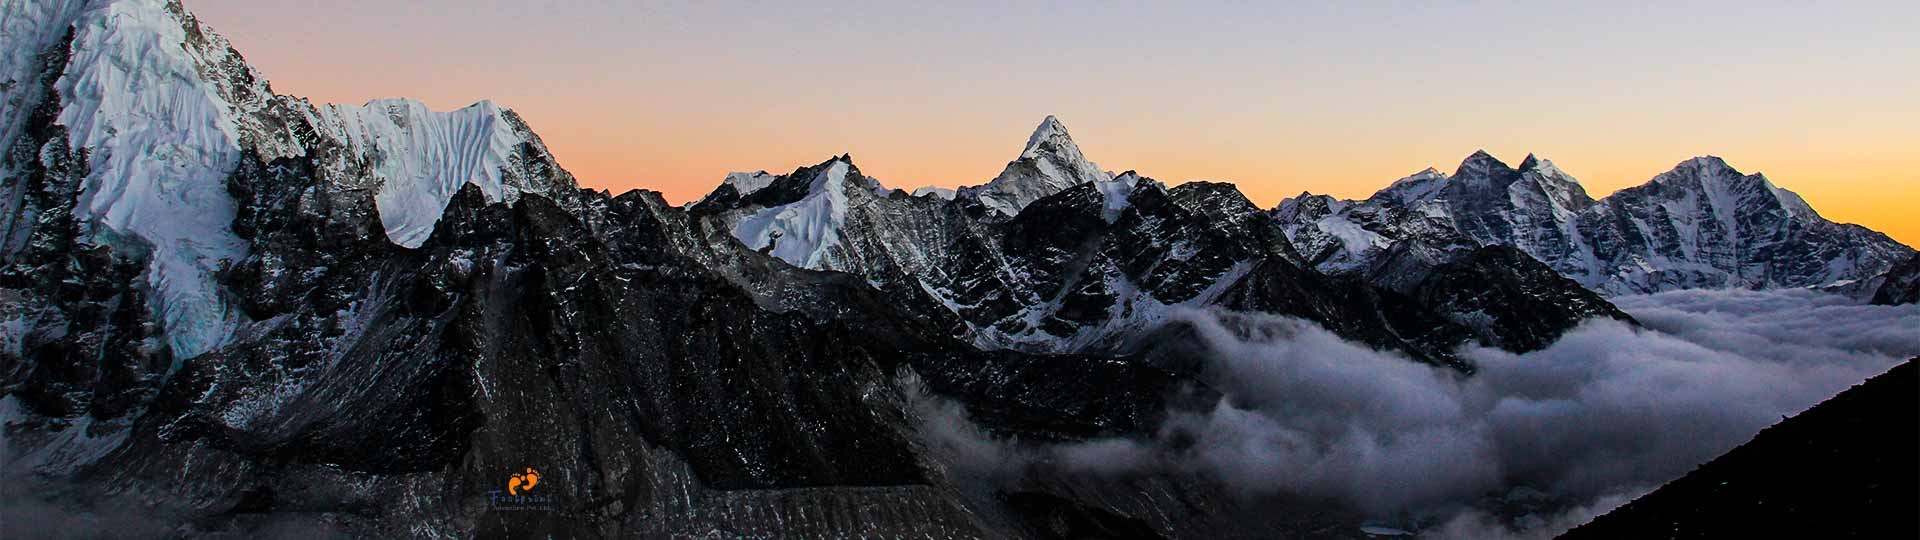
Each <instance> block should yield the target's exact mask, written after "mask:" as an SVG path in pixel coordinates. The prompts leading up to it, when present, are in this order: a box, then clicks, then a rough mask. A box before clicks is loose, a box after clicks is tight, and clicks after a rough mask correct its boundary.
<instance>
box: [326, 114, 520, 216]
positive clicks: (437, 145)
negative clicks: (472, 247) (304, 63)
mask: <svg viewBox="0 0 1920 540" xmlns="http://www.w3.org/2000/svg"><path fill="white" fill-rule="evenodd" d="M502 113H503V110H502V109H500V107H498V106H496V105H494V104H493V102H491V101H482V102H479V103H475V104H473V105H471V106H468V107H466V108H464V109H460V110H456V111H451V112H436V111H431V110H428V109H427V106H426V105H425V104H422V103H420V102H419V101H414V100H410V99H386V100H377V101H372V102H368V103H367V104H365V105H327V106H324V107H321V108H319V110H318V117H317V118H315V119H314V120H313V124H314V125H316V126H318V127H319V128H320V129H321V130H322V131H323V132H324V133H325V135H326V136H327V137H329V138H332V139H335V140H338V141H341V142H343V143H345V145H346V148H347V149H348V151H349V152H351V153H352V154H353V155H355V156H359V157H360V158H361V159H364V160H365V161H364V162H363V163H364V164H365V167H366V168H365V174H367V175H369V176H370V177H371V178H372V179H374V180H377V181H378V183H379V184H378V185H379V188H378V191H377V193H376V195H375V196H374V201H376V202H377V203H378V204H379V206H380V222H381V224H382V225H384V226H385V228H386V231H387V237H388V238H390V239H392V240H393V243H395V244H399V245H402V246H406V247H410V248H411V247H419V246H420V244H421V243H422V242H425V241H426V240H427V236H428V235H429V234H432V233H433V225H434V223H437V222H439V220H440V213H441V211H442V210H444V209H445V208H446V207H447V201H448V200H450V199H452V198H453V194H454V193H456V192H459V191H460V188H461V187H462V186H465V185H467V184H473V185H475V186H478V187H479V188H480V191H481V193H484V194H486V196H487V200H488V201H490V202H502V201H505V202H512V201H516V200H519V199H520V194H521V193H522V192H524V191H529V190H532V191H543V188H541V187H538V186H533V185H530V184H528V183H527V180H526V179H525V176H526V175H524V174H512V173H511V172H510V169H511V168H512V167H513V163H514V161H515V159H516V156H515V153H516V152H519V151H520V150H519V149H520V146H521V145H522V144H524V143H525V142H526V141H524V140H523V139H522V138H521V136H520V135H519V134H517V133H515V132H514V129H513V127H512V123H511V122H510V121H509V120H508V119H507V118H506V117H504V116H503V115H502Z"/></svg>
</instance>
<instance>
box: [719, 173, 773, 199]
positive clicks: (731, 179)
mask: <svg viewBox="0 0 1920 540" xmlns="http://www.w3.org/2000/svg"><path fill="white" fill-rule="evenodd" d="M775 178H779V177H778V176H774V175H772V174H768V173H767V171H754V172H739V171H735V172H730V173H727V178H726V180H723V181H721V183H723V184H726V185H729V186H733V189H734V191H736V192H738V193H739V194H740V195H741V196H743V197H744V196H747V195H752V194H753V192H755V191H760V190H761V189H762V188H765V187H767V186H768V185H769V184H772V183H773V180H774V179H775Z"/></svg>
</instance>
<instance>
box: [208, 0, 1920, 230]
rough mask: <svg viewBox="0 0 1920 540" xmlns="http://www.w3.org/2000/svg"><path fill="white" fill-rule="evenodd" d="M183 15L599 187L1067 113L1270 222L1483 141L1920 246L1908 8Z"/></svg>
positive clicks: (783, 163) (1607, 182) (979, 134)
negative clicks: (1249, 201) (484, 129)
mask: <svg viewBox="0 0 1920 540" xmlns="http://www.w3.org/2000/svg"><path fill="white" fill-rule="evenodd" d="M185 1H186V4H187V7H188V9H189V10H191V11H193V12H194V13H195V14H197V15H199V16H200V17H201V19H202V20H204V21H205V22H207V23H208V24H210V25H212V26H213V27H214V28H215V29H217V30H219V31H220V32H221V33H222V34H224V35H226V36H227V37H228V38H230V39H231V40H232V41H233V43H234V46H235V47H236V48H238V49H239V50H240V51H241V52H242V53H243V54H245V55H246V56H247V58H248V60H249V61H251V62H252V63H253V64H254V65H255V66H256V67H258V68H259V69H260V70H262V71H263V72H265V74H266V76H267V77H268V79H270V80H271V81H272V82H273V86H274V89H275V90H276V91H278V92H280V93H284V94H293V95H300V96H306V97H308V98H311V99H313V100H314V101H316V102H334V103H361V102H364V101H366V100H369V99H373V98H382V97H412V98H417V99H420V100H422V101H425V102H426V103H428V104H429V105H432V106H433V107H435V108H439V109H452V108H458V107H461V106H465V105H467V104H470V103H472V102H474V101H477V100H481V99H492V100H494V101H496V102H498V103H500V104H501V105H502V106H505V107H508V108H512V109H514V110H515V111H517V112H519V113H520V114H521V115H522V116H523V117H525V118H526V120H527V121H528V122H529V123H531V124H532V125H533V128H534V129H535V130H536V131H537V132H539V133H540V135H541V137H542V138H544V139H545V140H546V142H547V144H548V145H549V146H550V147H551V148H552V150H553V152H554V154H556V155H557V156H558V157H559V158H560V161H561V164H562V165H564V166H565V167H567V169H568V170H571V171H573V173H574V174H575V175H576V176H577V177H579V179H580V181H581V183H582V184H584V185H587V186H591V187H601V188H607V189H611V190H614V191H616V192H618V191H624V190H626V189H628V188H635V187H644V188H649V189H655V190H659V191H662V192H664V193H666V195H667V197H668V199H669V200H673V201H685V200H688V199H693V198H697V197H699V196H700V195H703V194H705V193H706V192H707V191H709V190H710V189H712V187H713V186H714V185H715V184H717V183H718V182H719V181H720V179H721V177H723V176H724V175H725V173H726V172H727V171H730V170H760V169H765V170H768V171H773V172H788V171H791V170H792V169H793V168H795V167H799V166H802V165H809V164H813V163H817V162H819V161H822V160H824V159H826V158H827V157H828V156H830V155H837V154H840V153H843V152H845V153H852V154H853V156H854V159H855V162H856V163H858V164H859V165H860V168H861V170H862V171H864V172H866V173H867V174H868V175H870V176H874V177H876V178H879V179H880V180H881V181H882V182H884V183H886V184H887V185H888V186H892V187H901V188H907V189H911V188H913V187H917V186H922V185H941V186H955V185H963V184H977V183H980V182H984V181H986V180H988V179H991V178H992V177H993V176H994V175H995V174H997V173H998V172H999V171H1000V169H1001V168H1002V167H1003V166H1005V164H1006V162H1007V161H1008V160H1010V159H1013V158H1014V157H1016V156H1017V155H1018V153H1019V151H1020V147H1021V145H1022V144H1023V143H1024V142H1025V140H1026V136H1027V134H1028V133H1029V132H1030V131H1031V130H1032V129H1033V127H1034V126H1035V125H1036V124H1038V123H1039V122H1040V120H1041V119H1042V118H1044V117H1045V116H1046V115H1048V114H1054V115H1058V116H1059V117H1060V119H1061V120H1062V121H1063V122H1064V123H1065V124H1066V125H1067V127H1068V128H1069V129H1070V130H1071V131H1072V133H1073V135H1074V138H1075V140H1077V141H1079V143H1080V146H1081V148H1082V149H1083V150H1084V151H1085V152H1086V154H1087V156H1088V157H1089V158H1091V159H1093V160H1094V161H1095V162H1098V163H1099V164H1100V165H1101V166H1102V167H1104V168H1108V169H1112V170H1115V171H1121V170H1128V169H1133V170H1138V171H1140V172H1141V174H1144V175H1146V176H1150V177H1153V178H1156V179H1159V180H1161V181H1164V182H1167V183H1170V184H1173V183H1180V182H1185V181H1188V180H1199V179H1206V180H1223V181H1230V182H1234V183H1237V184H1238V185H1239V186H1240V189H1241V190H1242V191H1243V192H1245V193H1246V194H1247V195H1248V196H1249V197H1251V198H1253V200H1254V201H1255V202H1257V203H1259V204H1261V205H1262V206H1270V205H1272V204H1274V203H1276V202H1278V201H1279V200H1280V199H1281V198H1282V197H1286V196H1290V195H1293V194H1297V193H1299V192H1301V191H1303V190H1305V191H1312V192H1315V193H1331V194H1333V195H1336V196H1342V197H1364V196H1366V195H1368V194H1369V193H1371V192H1373V191H1374V190H1376V189H1378V188H1380V187H1383V186H1385V185H1386V184H1387V183H1388V182H1390V181H1392V180H1394V179H1396V178H1399V177H1402V176H1405V175H1407V174H1410V173H1412V172H1414V171H1418V170H1420V169H1423V168H1426V167H1428V166H1433V167H1437V168H1440V169H1441V170H1445V171H1448V172H1451V171H1452V170H1453V168H1454V167H1455V166H1456V165H1458V164H1459V162H1460V160H1461V159H1462V158H1464V157H1465V156H1466V155H1467V154H1469V153H1472V152H1473V151H1474V150H1475V149H1480V148H1484V149H1486V150H1487V151H1489V152H1492V153H1493V154H1494V155H1496V156H1498V157H1500V158H1502V159H1503V160H1506V161H1507V162H1508V163H1514V164H1517V163H1518V162H1519V161H1520V158H1522V157H1523V156H1525V155H1526V154H1527V153H1528V152H1533V153H1537V154H1539V155H1541V156H1542V157H1546V158H1548V159H1552V160H1553V161H1554V162H1555V163H1557V164H1558V165H1560V167H1561V168H1562V169H1565V170H1566V171H1567V172H1569V173H1572V174H1573V175H1574V176H1576V177H1578V178H1579V179H1580V180H1581V182H1582V183H1583V184H1585V185H1586V186H1587V190H1588V191H1589V192H1590V193H1591V194H1593V195H1594V196H1596V197H1598V196H1602V195H1605V194H1607V193H1611V192H1613V191H1614V190H1617V189H1619V188H1622V187H1627V186H1631V185H1637V184H1640V183H1643V182H1645V181H1646V180H1647V179H1648V178H1650V177H1652V176H1653V175H1655V174H1658V173H1660V172H1663V171H1665V170H1667V169H1669V168H1671V167H1672V166H1673V165H1674V164H1675V163H1677V162H1679V161H1682V160H1684V159H1686V158H1688V157H1692V156H1695V155H1705V154H1712V155H1717V156H1721V157H1724V158H1726V159H1727V160H1728V161H1729V162H1731V163H1732V164H1733V165H1734V166H1735V167H1737V168H1739V169H1740V170H1742V171H1745V172H1755V171H1758V172H1764V173H1766V174H1767V176H1768V177H1769V178H1770V179H1772V180H1773V181H1774V183H1775V184H1777V185H1780V186H1782V187H1786V188H1788V189H1791V190H1794V191H1796V192H1799V193H1800V194H1801V195H1803V196H1805V197H1806V199H1807V200H1808V201H1809V202H1811V203H1812V204H1813V205H1814V208H1815V209H1817V210H1819V211H1820V212H1821V213H1822V214H1824V215H1826V216H1827V217H1828V218H1831V219H1834V220H1837V221H1844V222H1853V223H1860V224H1863V225H1866V226H1869V227H1872V228H1874V229H1877V230H1880V231H1883V232H1886V233H1888V234H1890V235H1892V236H1894V237H1895V238H1897V239H1899V240H1901V241H1902V242H1905V243H1907V244H1909V245H1920V208H1916V203H1920V37H1916V35H1920V31H1916V29H1915V28H1914V25H1915V23H1916V22H1920V2H1912V1H1900V2H1877V3H1846V4H1839V3H1835V4H1826V3H1822V4H1819V5H1811V4H1808V3H1805V2H1794V3H1771V2H1768V3H1761V2H1689V3H1684V5H1679V6H1669V5H1664V4H1669V3H1647V4H1638V5H1628V4H1627V3H1624V2H1583V3H1565V4H1560V3H1551V4H1549V3H1537V2H1525V3H1518V2H1516V3H1479V2H1473V3H1449V4H1448V5H1425V4H1422V3H1411V2H1408V3H1400V2H1393V3H1387V2H1378V3H1366V4H1361V3H1351V2H1326V3H1297V4H1290V5H1281V4H1279V3H1273V2H1246V3H1240V2H1220V3H1210V4H1206V5H1204V6H1196V5H1194V4H1181V3H1174V2H1156V3H1131V2H1084V3H1082V2H992V1H982V2H942V3H932V2H925V3H921V2H912V3H909V2H849V3H834V4H827V3H821V2H740V3H736V2H704V1H702V2H626V1H611V0H581V1H533V0H518V1H506V0H421V1H405V2H400V1H392V0H382V1H372V0H335V1H325V2H323V1H296V0H185ZM955 4H964V5H955Z"/></svg>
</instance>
